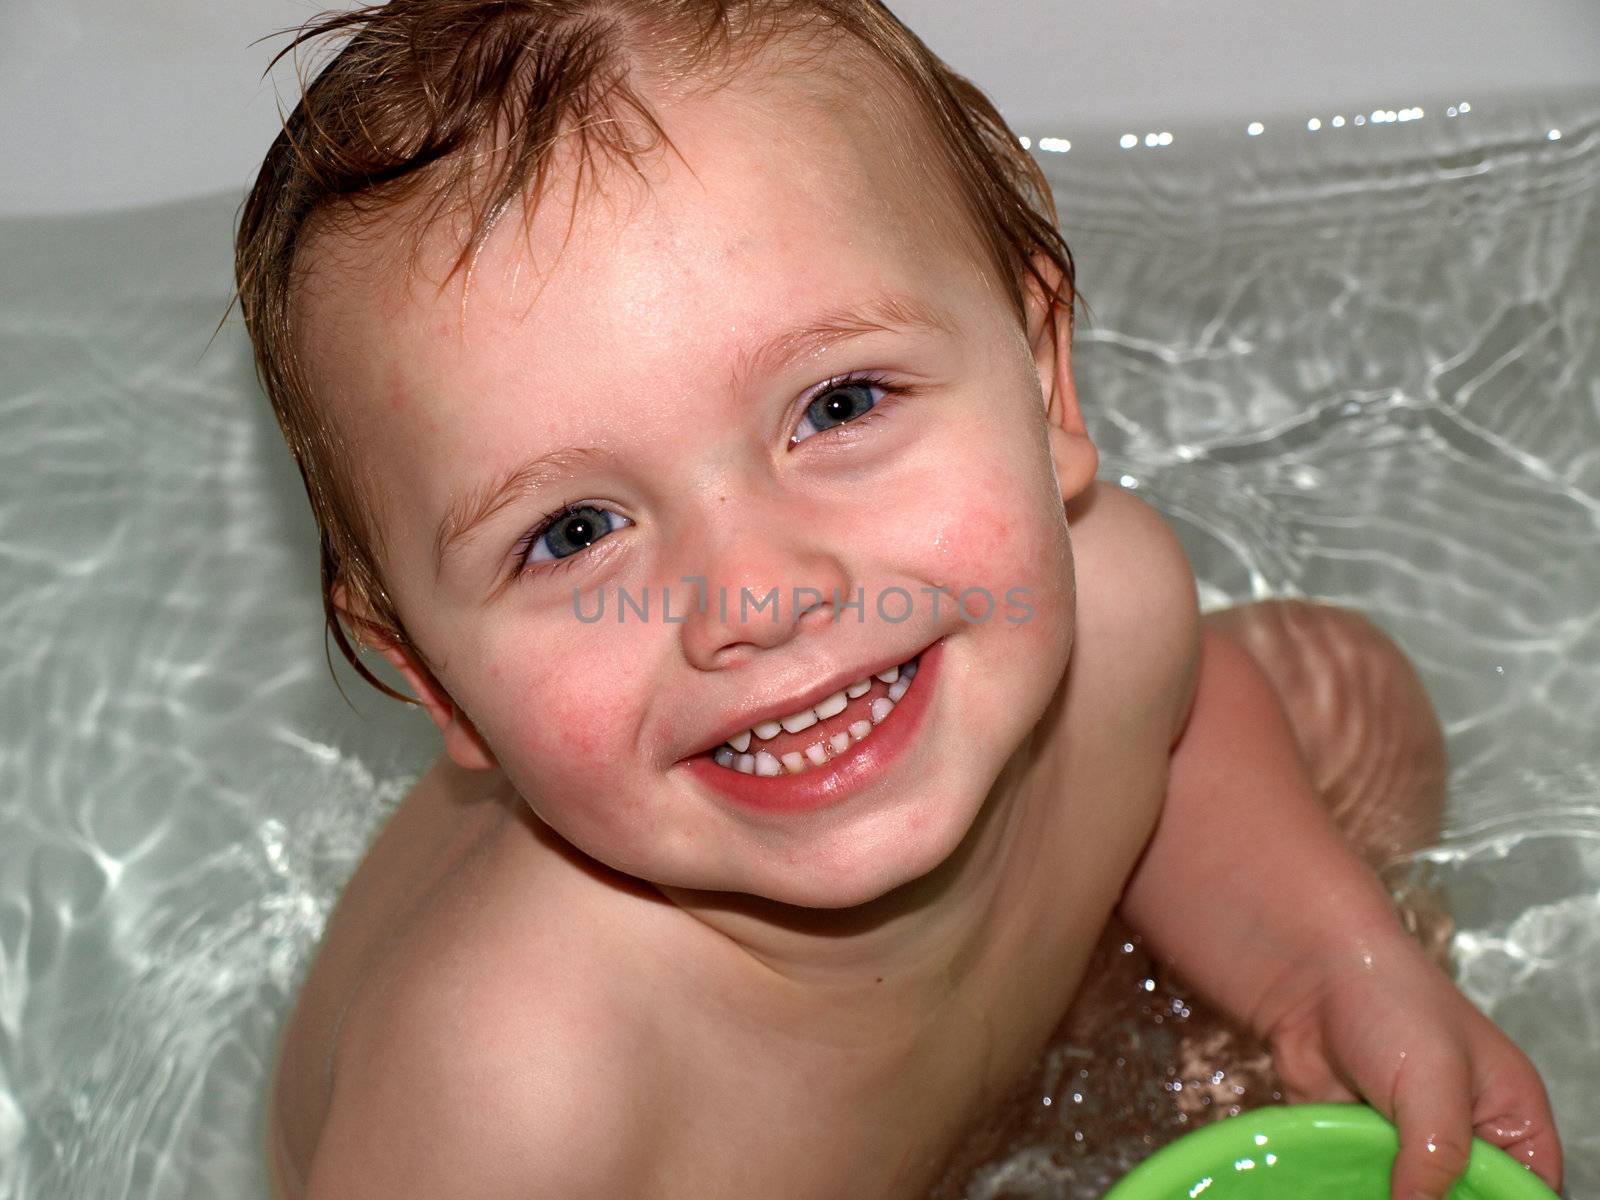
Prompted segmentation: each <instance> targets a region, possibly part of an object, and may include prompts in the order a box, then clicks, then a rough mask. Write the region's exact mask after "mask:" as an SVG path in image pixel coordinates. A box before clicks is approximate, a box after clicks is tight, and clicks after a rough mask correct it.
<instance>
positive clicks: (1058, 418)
mask: <svg viewBox="0 0 1600 1200" xmlns="http://www.w3.org/2000/svg"><path fill="white" fill-rule="evenodd" d="M1033 265H1034V267H1035V269H1036V270H1038V271H1039V273H1040V274H1041V275H1043V276H1044V278H1045V279H1046V280H1047V281H1048V282H1049V284H1050V287H1051V289H1052V296H1054V295H1055V294H1056V293H1057V292H1058V290H1059V288H1060V286H1061V282H1062V276H1061V270H1060V268H1059V267H1057V266H1056V264H1055V263H1054V262H1052V261H1051V260H1050V258H1049V256H1048V255H1044V254H1036V255H1034V258H1033ZM1022 282H1023V295H1024V303H1025V306H1026V310H1027V336H1028V345H1029V347H1030V349H1031V350H1032V351H1033V361H1034V365H1035V366H1036V367H1037V368H1038V371H1039V387H1040V390H1041V391H1042V392H1043V394H1044V405H1045V417H1046V421H1047V423H1048V426H1049V435H1050V460H1051V462H1052V463H1053V464H1054V465H1055V470H1056V478H1057V479H1058V480H1059V481H1060V484H1061V499H1062V500H1063V501H1068V500H1071V499H1073V498H1074V497H1075V496H1077V495H1079V494H1080V493H1082V492H1083V490H1084V489H1085V488H1087V487H1088V486H1089V484H1090V483H1091V482H1092V481H1093V480H1094V473H1095V471H1096V469H1097V468H1098V467H1099V466H1100V452H1099V451H1098V450H1096V449H1095V446H1094V443H1093V442H1092V441H1090V440H1089V432H1088V430H1087V429H1086V428H1085V427H1084V424H1083V413H1082V411H1081V410H1080V409H1079V408H1078V389H1077V385H1076V384H1074V383H1073V380H1072V312H1071V310H1070V308H1068V307H1067V306H1066V305H1064V304H1062V303H1061V301H1060V300H1059V299H1058V298H1052V297H1050V296H1046V295H1045V294H1044V293H1043V292H1042V291H1041V290H1040V287H1039V281H1038V280H1036V279H1035V278H1034V277H1033V275H1032V274H1031V273H1029V274H1026V275H1024V276H1023V281H1022ZM1052 316H1054V318H1055V319H1054V320H1051V317H1052Z"/></svg>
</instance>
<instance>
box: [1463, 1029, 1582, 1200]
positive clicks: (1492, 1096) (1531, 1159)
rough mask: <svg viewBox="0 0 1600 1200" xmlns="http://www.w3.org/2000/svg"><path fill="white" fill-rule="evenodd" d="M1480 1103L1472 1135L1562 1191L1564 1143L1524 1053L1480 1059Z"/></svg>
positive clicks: (1541, 1083) (1477, 1057)
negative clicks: (1498, 1149)
mask: <svg viewBox="0 0 1600 1200" xmlns="http://www.w3.org/2000/svg"><path fill="white" fill-rule="evenodd" d="M1474 1060H1475V1061H1478V1062H1481V1063H1483V1064H1484V1065H1483V1066H1482V1067H1481V1068H1480V1070H1479V1072H1478V1074H1479V1080H1478V1085H1479V1086H1478V1088H1477V1092H1478V1098H1477V1102H1476V1103H1475V1104H1474V1105H1473V1109H1472V1120H1473V1129H1474V1131H1475V1132H1476V1134H1477V1136H1478V1137H1481V1138H1482V1139H1483V1140H1484V1141H1486V1142H1488V1143H1489V1144H1490V1145H1493V1146H1498V1147H1499V1148H1500V1149H1502V1150H1504V1151H1505V1152H1506V1153H1507V1154H1509V1155H1511V1157H1512V1158H1514V1159H1516V1160H1517V1161H1518V1162H1519V1163H1522V1164H1523V1165H1524V1166H1526V1167H1529V1168H1531V1169H1532V1171H1533V1172H1534V1174H1536V1175H1538V1176H1539V1178H1540V1179H1543V1180H1544V1181H1545V1182H1546V1183H1547V1184H1549V1185H1550V1187H1551V1189H1552V1190H1554V1191H1557V1192H1559V1191H1560V1190H1561V1176H1562V1167H1563V1164H1562V1156H1561V1139H1560V1137H1559V1136H1557V1134H1556V1122H1555V1116H1554V1114H1553V1113H1552V1112H1551V1109H1550V1097H1549V1094H1548V1093H1547V1092H1546V1091H1545V1087H1544V1080H1542V1079H1541V1078H1540V1077H1539V1072H1538V1071H1537V1070H1536V1069H1535V1068H1534V1065H1533V1063H1531V1062H1530V1061H1528V1058H1527V1056H1526V1055H1524V1054H1523V1053H1522V1052H1521V1051H1520V1050H1515V1049H1511V1050H1508V1051H1506V1052H1505V1053H1502V1054H1492V1053H1481V1054H1480V1055H1475V1056H1474Z"/></svg>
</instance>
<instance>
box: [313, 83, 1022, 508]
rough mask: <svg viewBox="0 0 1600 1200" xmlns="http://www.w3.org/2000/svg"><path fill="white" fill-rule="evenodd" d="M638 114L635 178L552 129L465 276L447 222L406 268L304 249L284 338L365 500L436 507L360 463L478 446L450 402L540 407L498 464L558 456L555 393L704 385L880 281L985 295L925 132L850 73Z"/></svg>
mask: <svg viewBox="0 0 1600 1200" xmlns="http://www.w3.org/2000/svg"><path fill="white" fill-rule="evenodd" d="M877 69H878V70H880V71H881V70H883V69H884V68H881V67H879V68H877ZM655 111H656V116H657V120H658V122H659V124H660V126H661V128H662V130H663V131H664V132H665V134H666V137H667V138H668V139H670V145H669V146H661V147H658V148H657V150H656V151H654V152H652V153H650V154H648V155H646V156H644V158H643V159H642V160H640V161H639V162H638V163H637V164H635V166H636V168H637V169H635V166H630V165H628V164H625V163H622V162H619V161H615V160H612V159H608V158H607V157H606V156H604V155H603V154H601V153H599V152H598V151H594V152H591V148H590V147H588V146H587V145H586V144H585V143H584V142H583V141H582V140H581V139H579V138H577V137H568V138H567V139H566V140H565V142H564V144H563V146H562V149H561V152H559V153H558V154H557V155H556V157H555V158H554V159H553V161H552V171H551V175H550V179H549V182H548V184H547V186H546V189H545V192H544V195H543V197H542V202H541V203H540V204H539V205H538V207H537V209H536V210H535V211H534V212H533V213H532V214H531V216H525V214H523V213H521V212H520V211H518V212H516V213H514V214H507V216H506V217H505V218H504V219H503V220H501V221H500V222H499V224H498V225H497V226H496V228H495V230H494V231H493V232H492V233H491V234H490V236H489V237H488V238H487V239H486V240H485V242H484V243H483V245H482V248H481V250H480V252H479V253H478V254H477V256H476V258H475V259H474V260H473V262H472V264H471V269H470V271H466V272H457V273H455V274H454V275H451V274H450V268H451V265H452V263H453V262H454V259H455V257H456V255H457V254H458V253H459V250H460V247H461V245H462V244H463V234H464V227H463V225H462V223H461V221H462V218H455V219H453V220H447V221H442V222H439V223H437V224H436V225H434V226H432V227H431V228H429V229H428V230H427V231H426V233H425V234H424V236H423V238H422V241H421V242H420V244H419V246H420V252H419V254H418V255H417V258H416V263H415V265H416V269H415V270H414V271H413V270H411V269H409V267H408V262H409V259H408V255H407V252H406V251H407V243H406V238H405V233H406V226H405V223H404V222H403V221H402V220H394V221H392V222H390V223H389V224H388V226H387V227H385V226H384V225H382V224H380V225H378V226H376V227H374V229H373V230H372V231H371V232H370V233H369V234H368V235H365V236H362V237H358V238H354V239H344V240H340V239H338V238H337V237H326V238H322V239H320V240H318V241H316V242H313V243H312V244H311V246H310V247H309V252H308V254H307V256H306V258H307V262H306V278H305V282H304V284H303V286H302V291H301V294H300V299H299V302H298V309H299V313H300V318H301V319H300V320H299V322H298V326H299V330H300V342H301V346H302V350H303V353H304V356H305V359H306V362H307V366H308V369H309V373H310V376H311V379H312V385H313V389H314V391H316V392H318V394H319V400H321V402H323V403H325V404H331V405H333V407H334V412H333V414H332V415H333V417H334V422H335V424H336V425H337V426H338V427H339V428H340V429H341V432H342V433H343V434H344V440H345V441H346V443H347V445H348V446H349V448H350V451H351V452H352V454H353V455H354V457H355V459H356V462H357V464H358V467H359V468H360V469H362V474H363V475H364V476H367V479H366V481H365V482H366V483H367V484H368V491H369V492H370V493H375V495H374V499H375V500H377V501H380V502H381V501H382V500H383V499H384V498H385V495H386V494H387V496H388V498H391V499H393V498H396V497H400V498H401V502H402V503H404V502H405V500H404V498H405V497H411V498H412V499H413V500H414V501H415V502H416V503H435V504H436V503H437V502H438V500H439V499H440V497H438V496H426V495H422V494H419V493H418V491H417V489H416V488H415V487H414V486H413V484H412V483H410V482H408V483H407V484H406V486H405V487H404V488H401V487H398V486H396V485H394V484H393V481H392V480H391V481H387V482H388V484H389V485H388V486H386V480H385V476H386V475H388V474H390V472H387V471H386V470H384V469H382V468H380V467H379V466H378V464H379V463H380V462H381V463H385V464H389V463H398V464H402V465H403V462H404V460H407V459H415V458H417V457H418V456H420V455H422V454H423V452H424V450H425V449H428V450H435V451H443V452H444V453H446V454H454V455H455V456H457V457H462V458H468V457H471V458H477V459H479V460H482V459H483V458H484V457H486V456H487V455H488V454H489V453H490V451H491V447H489V446H487V445H486V444H485V436H486V435H485V434H484V433H483V431H482V430H474V429H473V428H472V422H471V421H470V420H467V419H465V418H466V417H467V416H469V415H470V414H468V413H466V412H464V410H463V405H464V404H466V403H468V402H471V403H472V404H475V405H476V404H478V402H479V401H480V400H481V401H482V405H480V406H479V407H482V406H488V409H492V406H493V403H494V401H493V399H492V398H493V397H497V396H498V397H504V396H509V395H518V396H521V397H522V398H523V399H524V402H526V401H527V400H537V401H538V402H539V403H540V404H541V405H542V406H543V411H544V417H543V420H542V421H541V420H535V419H532V418H529V417H526V415H525V414H523V415H522V417H520V418H519V425H518V433H517V436H518V437H519V438H522V439H523V440H524V441H526V442H527V443H528V444H527V445H525V446H519V447H514V448H512V450H511V452H514V453H527V452H541V451H546V450H549V449H551V448H553V446H554V445H556V444H558V442H559V444H563V445H564V444H566V443H565V442H560V441H559V439H561V438H562V437H563V436H564V434H565V433H566V432H569V431H567V430H565V429H564V428H563V425H562V422H561V408H562V401H563V400H564V399H568V398H570V399H573V400H575V401H577V402H580V403H584V404H592V403H594V397H595V396H596V395H597V394H600V393H602V392H604V391H605V390H606V389H607V388H611V389H621V390H625V391H627V390H631V391H637V390H638V389H639V387H640V386H641V381H643V380H647V379H654V380H659V381H661V386H662V387H664V388H673V387H681V386H683V385H685V384H692V383H693V381H694V379H695V376H696V372H697V371H698V372H699V381H700V385H701V386H705V384H706V381H707V380H708V379H709V378H711V376H712V375H713V374H714V373H715V372H716V371H718V370H720V369H721V364H722V363H723V362H725V361H727V360H729V359H731V358H733V357H736V356H737V353H738V350H739V348H740V347H742V346H744V345H747V344H750V343H752V342H755V341H758V340H760V338H761V337H762V336H763V335H764V334H769V333H771V332H773V331H775V330H777V329H779V328H780V327H781V326H782V325H783V324H785V323H788V322H792V321H793V320H794V319H795V318H797V317H802V316H805V315H808V312H809V311H810V310H815V309H817V308H818V307H819V306H830V305H836V304H837V303H839V302H840V301H841V300H846V299H849V298H851V297H853V296H859V295H865V294H867V293H869V292H872V291H877V290H891V291H898V292H908V293H911V294H914V295H920V296H923V297H926V298H934V297H943V296H949V295H953V294H955V293H957V292H964V293H966V294H974V293H979V292H981V293H983V294H984V295H985V296H986V298H987V300H988V302H989V303H991V304H994V305H1000V304H1003V303H1004V301H1003V299H1002V297H1001V293H1000V291H999V288H998V285H997V284H996V283H995V281H994V280H993V279H992V278H991V276H992V272H991V271H989V270H988V269H987V268H986V266H985V265H984V264H983V262H982V254H983V252H982V250H981V249H980V245H981V243H980V241H979V239H978V238H977V236H976V235H975V233H974V232H973V231H972V230H971V229H970V228H969V222H968V221H967V220H966V217H965V214H964V210H963V209H962V206H961V205H960V203H959V200H958V198H957V194H956V192H955V190H954V185H953V183H952V181H951V180H950V178H949V176H948V173H947V172H946V171H945V170H943V169H942V168H941V167H940V166H938V165H937V163H936V162H935V161H934V159H935V155H934V149H933V147H932V146H931V145H930V143H929V135H928V134H927V132H926V130H925V128H924V126H923V123H922V121H921V120H920V119H919V118H918V117H916V116H915V115H914V114H913V111H912V110H911V108H910V106H909V105H908V104H907V103H906V102H905V101H903V100H902V99H900V98H899V97H897V96H894V95H891V94H890V92H889V91H888V89H885V88H881V87H877V86H874V85H872V84H871V83H870V82H869V79H868V76H867V75H866V74H865V73H860V72H858V73H855V74H850V73H848V72H847V73H844V74H843V75H840V76H838V77H834V78H830V79H828V80H826V81H805V82H798V81H796V80H794V79H792V78H786V77H784V76H782V75H773V74H764V75H756V76H752V77H747V78H741V79H739V80H736V81H734V82H732V83H730V84H728V85H727V86H725V87H723V88H721V89H720V90H717V91H714V92H711V93H710V94H703V95H699V96H695V97H690V98H685V99H680V100H675V101H672V102H670V103H665V104H661V105H658V106H657V107H656V109H655ZM486 415H487V416H488V417H490V418H493V417H494V415H495V414H494V413H493V412H492V411H486ZM377 418H382V419H377ZM541 426H542V428H541ZM507 427H508V426H506V425H505V424H504V423H502V424H501V428H502V429H505V428H507ZM493 450H494V452H495V455H496V457H498V456H499V454H500V451H499V448H498V447H495V448H493ZM436 486H437V485H436V484H435V485H430V489H426V490H431V488H432V487H436Z"/></svg>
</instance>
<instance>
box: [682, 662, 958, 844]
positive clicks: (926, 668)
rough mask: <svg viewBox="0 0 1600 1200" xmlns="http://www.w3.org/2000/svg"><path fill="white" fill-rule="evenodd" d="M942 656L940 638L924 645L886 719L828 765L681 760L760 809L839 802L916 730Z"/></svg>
mask: <svg viewBox="0 0 1600 1200" xmlns="http://www.w3.org/2000/svg"><path fill="white" fill-rule="evenodd" d="M943 659H944V639H943V638H940V639H939V640H938V641H937V642H934V643H933V645H931V646H929V647H928V648H927V649H926V650H924V651H922V655H921V657H920V658H919V659H918V660H917V673H916V676H915V677H914V678H913V679H912V681H911V686H910V687H909V688H907V689H906V694H905V695H904V696H902V697H901V698H900V703H898V704H896V705H895V706H894V711H893V712H891V713H890V714H889V716H888V717H887V718H886V719H885V720H884V722H883V724H881V725H878V726H875V727H874V728H873V731H872V733H871V734H870V735H868V737H867V738H866V740H864V741H860V742H856V743H854V744H853V745H852V746H851V747H850V748H849V749H848V750H846V751H845V752H844V753H843V754H841V755H839V756H838V757H836V758H832V759H830V760H828V762H827V763H826V764H825V765H823V766H820V767H811V768H809V769H807V770H805V771H802V772H800V773H799V774H798V775H791V774H789V773H788V772H785V773H784V774H782V775H746V774H744V773H743V772H740V771H734V770H731V769H729V768H728V767H721V766H718V765H717V764H716V763H715V762H713V761H712V760H711V756H710V755H709V754H697V755H695V756H694V757H693V758H690V759H686V760H684V761H683V762H682V763H680V764H679V765H680V766H681V767H682V768H683V769H684V770H686V771H688V772H689V773H690V774H691V775H693V776H694V777H695V778H696V779H698V780H699V781H700V782H702V783H704V784H705V785H706V786H707V787H708V788H710V789H711V790H712V791H714V792H716V793H717V794H718V795H719V796H722V797H723V798H724V799H726V800H730V801H732V802H733V803H734V804H737V805H738V806H740V807H741V808H749V809H754V810H756V811H757V812H761V813H801V812H812V811H815V810H817V809H821V808H827V807H829V806H831V805H834V804H840V803H842V802H844V801H845V800H848V799H849V798H850V797H851V796H853V795H855V794H856V793H857V792H859V791H861V790H862V789H863V788H865V787H866V786H867V784H869V783H870V782H871V781H872V780H873V779H875V778H876V777H877V776H878V775H879V774H881V773H882V772H883V771H884V770H886V769H887V768H888V767H889V765H890V764H891V763H893V762H894V761H895V760H896V759H898V758H899V757H900V755H901V753H902V752H903V751H904V750H905V748H906V746H908V745H909V744H910V742H911V740H912V738H914V737H915V736H916V734H917V731H918V730H919V729H920V728H921V727H922V719H923V715H924V714H925V713H926V712H927V711H928V704H929V700H930V697H931V696H932V695H933V687H934V684H935V683H936V682H937V681H938V677H939V665H940V663H941V662H942V661H943Z"/></svg>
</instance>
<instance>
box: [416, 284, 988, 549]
mask: <svg viewBox="0 0 1600 1200" xmlns="http://www.w3.org/2000/svg"><path fill="white" fill-rule="evenodd" d="M896 330H901V331H920V332H924V333H945V334H950V335H951V336H954V335H955V332H956V330H955V322H954V321H953V320H952V319H951V318H950V317H949V316H947V315H946V314H945V313H943V312H941V311H940V310H938V309H936V308H933V307H931V306H930V305H927V304H924V303H923V302H922V301H920V300H918V299H917V298H916V297H914V296H909V295H906V294H904V293H900V292H877V293H874V294H873V295H871V296H868V297H867V298H865V299H863V300H860V301H856V302H852V303H850V304H844V305H839V306H836V307H834V308H830V309H827V310H825V311H824V312H822V313H819V314H818V315H817V316H816V317H814V318H813V319H811V320H809V321H807V322H806V323H805V324H804V325H801V326H797V327H795V328H793V329H786V330H783V331H781V332H779V333H778V334H776V335H774V336H773V337H770V338H768V339H767V340H766V341H764V342H762V343H761V344H760V345H758V346H756V347H754V348H753V349H747V350H746V351H744V352H743V353H742V354H740V355H739V357H738V359H737V360H736V362H735V365H734V369H733V386H734V390H735V392H740V391H743V390H745V388H746V386H747V384H748V383H749V381H750V380H751V379H756V378H761V377H764V376H767V375H772V374H776V373H777V372H778V371H780V370H782V369H783V368H784V367H785V366H787V365H788V364H790V363H793V362H795V361H798V360H799V359H801V358H808V357H811V356H813V355H816V354H819V353H821V352H822V351H823V350H825V349H827V348H828V347H829V346H832V345H835V344H836V343H838V342H842V341H847V340H848V339H850V338H854V337H860V336H861V335H862V334H867V333H893V332H895V331H896ZM604 457H605V456H604V453H603V451H601V449H600V448H599V447H597V446H580V447H572V448H569V449H566V450H557V451H554V452H553V453H550V454H545V455H542V456H540V457H539V458H536V459H533V460H532V461H531V462H527V463H524V464H522V465H521V466H519V467H514V468H512V469H511V470H510V471H507V472H505V473H503V474H502V475H500V476H498V477H496V478H494V479H491V480H489V481H488V482H487V483H486V484H485V485H484V486H482V487H479V488H476V489H474V490H473V491H471V492H469V493H467V494H465V495H464V496H462V497H461V498H460V499H458V500H456V501H455V502H453V503H452V504H451V505H450V507H449V508H448V509H447V510H446V511H445V514H444V517H443V519H442V520H441V521H440V522H439V528H438V530H437V532H436V533H435V535H434V556H433V561H434V570H435V572H436V573H437V572H440V571H442V570H443V569H444V565H445V562H446V560H447V559H448V558H449V557H450V556H451V555H452V553H454V552H455V551H456V550H458V549H459V548H460V547H461V545H462V544H463V543H464V542H466V541H468V540H469V539H470V537H471V535H472V533H473V531H474V530H476V529H477V528H478V527H479V526H480V525H482V524H483V523H484V522H485V521H487V520H489V519H490V518H491V517H493V516H494V515H495V514H496V513H498V512H500V511H502V510H503V509H505V507H506V506H507V505H509V504H512V503H514V502H515V501H517V500H519V499H521V498H522V497H524V496H527V495H531V494H532V493H534V492H536V491H538V490H540V489H542V488H546V487H552V486H555V485H557V484H560V483H562V482H564V481H566V480H569V479H571V478H572V477H573V476H574V475H576V474H578V473H579V472H581V471H583V470H585V469H592V468H593V467H594V466H596V465H597V464H598V463H599V462H600V461H602V460H603V458H604Z"/></svg>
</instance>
